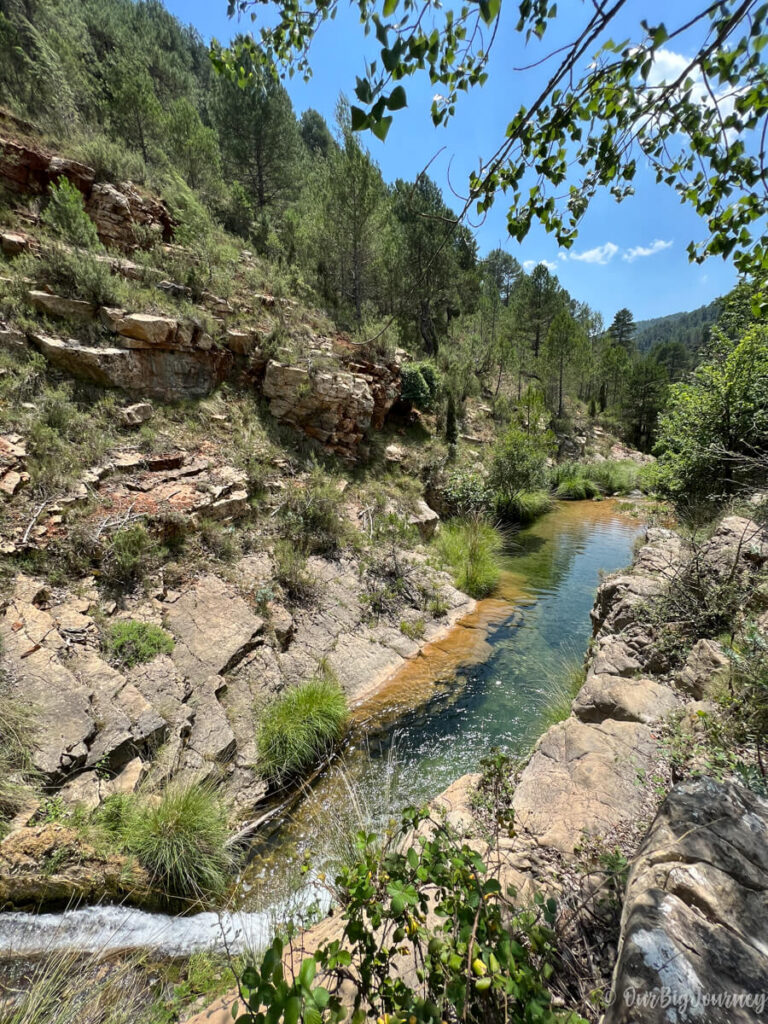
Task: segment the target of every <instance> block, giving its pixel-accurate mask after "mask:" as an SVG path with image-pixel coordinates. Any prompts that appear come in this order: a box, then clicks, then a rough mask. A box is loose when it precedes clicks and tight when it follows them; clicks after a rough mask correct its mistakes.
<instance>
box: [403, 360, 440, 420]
mask: <svg viewBox="0 0 768 1024" xmlns="http://www.w3.org/2000/svg"><path fill="white" fill-rule="evenodd" d="M441 384H442V378H441V375H440V371H439V370H438V369H437V368H436V367H435V366H433V365H432V363H406V364H405V366H403V367H402V368H401V370H400V397H401V399H402V400H403V401H404V402H407V403H408V405H412V406H413V407H414V409H422V410H423V411H425V412H428V411H429V410H430V409H432V408H433V407H434V404H435V399H436V398H437V396H438V394H439V392H440V387H441Z"/></svg>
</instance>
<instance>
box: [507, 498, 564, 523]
mask: <svg viewBox="0 0 768 1024" xmlns="http://www.w3.org/2000/svg"><path fill="white" fill-rule="evenodd" d="M553 504H554V503H553V501H552V497H551V495H549V494H548V493H547V492H546V491H520V493H519V494H516V495H515V497H514V498H513V499H512V503H511V506H510V514H511V515H512V516H514V518H515V519H516V520H517V522H519V523H522V524H523V525H526V524H527V523H532V522H534V521H535V520H536V519H540V518H541V516H543V515H545V514H546V513H547V512H551V511H552V508H553Z"/></svg>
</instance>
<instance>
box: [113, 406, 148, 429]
mask: <svg viewBox="0 0 768 1024" xmlns="http://www.w3.org/2000/svg"><path fill="white" fill-rule="evenodd" d="M153 411H154V410H153V409H152V405H151V404H150V403H149V402H136V403H135V404H134V405H126V406H124V407H123V408H122V409H121V410H120V422H121V423H122V424H123V426H124V427H140V426H141V425H142V423H146V422H147V421H148V420H151V419H152V414H153Z"/></svg>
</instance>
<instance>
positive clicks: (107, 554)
mask: <svg viewBox="0 0 768 1024" xmlns="http://www.w3.org/2000/svg"><path fill="white" fill-rule="evenodd" d="M154 553H155V544H154V542H153V540H152V538H151V537H150V536H149V534H148V533H147V530H146V528H145V527H144V526H142V525H141V523H133V525H131V526H126V527H123V529H122V530H117V532H116V533H114V534H113V535H112V538H111V540H110V541H109V542H108V544H107V545H106V547H105V551H104V555H103V558H102V570H103V571H104V573H105V575H106V576H107V578H109V579H112V580H115V581H116V582H118V583H128V582H130V581H131V580H134V579H136V578H137V577H139V576H141V575H142V574H143V572H144V571H145V570H146V568H147V565H148V562H149V559H150V556H151V555H153V554H154Z"/></svg>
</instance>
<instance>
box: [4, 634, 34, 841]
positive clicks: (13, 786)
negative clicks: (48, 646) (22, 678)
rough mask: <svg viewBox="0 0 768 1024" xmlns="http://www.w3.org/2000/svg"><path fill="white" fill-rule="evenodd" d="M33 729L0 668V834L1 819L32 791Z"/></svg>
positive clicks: (30, 715) (30, 717)
mask: <svg viewBox="0 0 768 1024" xmlns="http://www.w3.org/2000/svg"><path fill="white" fill-rule="evenodd" d="M0 653H2V652H1V651H0ZM34 728H35V723H34V714H33V712H32V710H31V709H30V708H29V707H27V706H26V705H24V704H21V703H20V702H19V701H18V700H16V699H15V698H14V697H13V696H12V695H11V693H10V692H9V691H8V685H7V682H6V681H5V679H4V677H3V675H2V672H1V671H0V835H2V828H3V826H2V821H3V819H7V818H9V817H11V816H12V815H13V814H15V813H16V812H17V811H19V810H20V809H21V808H22V807H23V806H24V803H25V802H26V801H27V800H28V799H29V798H30V797H31V796H32V794H33V793H34V780H35V771H34V767H33V764H32V756H31V748H32V741H33V737H34Z"/></svg>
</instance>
